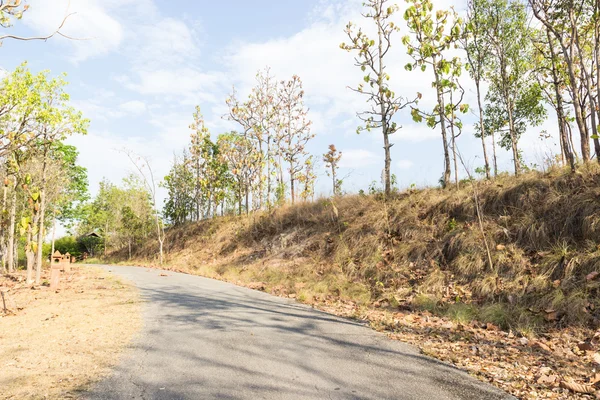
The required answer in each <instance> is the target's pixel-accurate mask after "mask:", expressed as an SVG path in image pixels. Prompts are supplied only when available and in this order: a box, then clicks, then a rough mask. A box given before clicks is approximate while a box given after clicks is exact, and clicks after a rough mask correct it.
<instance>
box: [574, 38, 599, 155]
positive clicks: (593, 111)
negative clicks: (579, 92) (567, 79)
mask: <svg viewBox="0 0 600 400" xmlns="http://www.w3.org/2000/svg"><path fill="white" fill-rule="evenodd" d="M575 43H576V45H577V51H578V52H579V54H583V52H582V50H581V45H580V43H579V34H577V31H575ZM579 67H580V68H581V73H582V75H583V83H584V85H585V89H586V90H587V95H588V98H589V100H590V117H591V125H592V135H593V136H592V137H593V141H594V150H595V152H596V158H597V159H598V162H599V163H600V140H598V126H597V125H596V116H597V115H598V114H597V113H598V106H597V104H596V99H595V98H594V95H593V93H594V92H593V91H592V78H591V76H590V73H589V71H588V70H587V67H586V65H585V64H584V62H583V58H582V57H579Z"/></svg>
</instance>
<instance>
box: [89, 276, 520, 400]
mask: <svg viewBox="0 0 600 400" xmlns="http://www.w3.org/2000/svg"><path fill="white" fill-rule="evenodd" d="M104 268H106V269H108V270H110V271H112V272H113V273H116V274H117V275H119V276H122V277H124V278H126V279H128V280H130V281H132V282H134V283H135V284H136V285H137V286H138V287H139V288H140V290H141V292H142V296H143V298H144V299H145V300H146V301H145V303H144V307H143V314H144V321H145V326H144V329H143V332H142V334H141V335H140V337H139V338H138V339H137V340H136V342H135V343H134V345H133V348H132V349H131V350H130V351H129V353H128V354H127V355H126V356H124V358H123V360H122V362H121V365H120V366H118V367H117V368H116V369H115V370H114V372H113V374H112V375H111V376H110V377H108V378H107V379H105V380H104V381H102V382H100V383H99V384H98V385H97V386H96V387H95V388H93V390H92V391H90V392H89V393H87V394H86V395H85V398H86V399H90V400H93V399H278V400H282V399H426V400H434V399H473V400H487V399H506V398H511V397H509V396H508V395H506V394H505V393H503V392H500V391H498V390H496V389H495V388H493V387H491V386H489V385H486V384H483V383H481V382H479V381H477V380H476V379H474V378H472V377H470V376H468V375H467V374H465V373H463V372H461V371H459V370H457V369H455V368H453V367H451V366H448V365H446V364H443V363H441V362H438V361H435V360H433V359H430V358H427V357H424V356H423V355H421V354H419V352H418V350H417V349H416V348H414V347H412V346H410V345H407V344H404V343H401V342H398V341H393V340H390V339H388V338H387V337H386V336H385V335H383V334H380V333H377V332H375V331H373V330H371V329H369V328H367V327H365V326H363V325H361V324H359V323H356V322H354V321H349V320H346V319H342V318H338V317H334V316H331V315H329V314H325V313H322V312H319V311H315V310H313V309H311V308H310V307H307V306H304V305H301V304H297V303H296V302H294V301H291V300H288V299H281V298H278V297H274V296H270V295H268V294H265V293H261V292H257V291H253V290H249V289H245V288H241V287H237V286H234V285H231V284H227V283H224V282H220V281H215V280H211V279H205V278H201V277H197V276H190V275H184V274H176V273H172V272H165V273H166V274H167V275H168V276H166V277H164V276H160V274H161V271H159V270H150V269H145V268H133V267H104Z"/></svg>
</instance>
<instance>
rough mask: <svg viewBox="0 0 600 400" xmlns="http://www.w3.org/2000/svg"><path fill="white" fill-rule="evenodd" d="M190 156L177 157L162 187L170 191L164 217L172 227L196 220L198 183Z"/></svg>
mask: <svg viewBox="0 0 600 400" xmlns="http://www.w3.org/2000/svg"><path fill="white" fill-rule="evenodd" d="M192 165H193V163H191V162H190V159H189V156H188V155H187V154H185V153H184V154H183V156H182V157H181V158H179V157H177V156H175V157H174V160H173V165H172V166H171V170H170V171H169V174H168V175H167V176H165V178H164V180H163V182H162V183H161V186H162V187H164V188H166V189H167V191H168V197H167V199H166V200H165V205H164V208H163V215H164V217H165V218H166V219H167V221H169V222H170V223H171V224H172V225H181V224H184V223H186V222H188V221H192V220H194V218H195V216H196V213H197V209H196V197H195V196H194V193H195V190H196V186H197V182H198V181H199V180H198V179H196V176H195V175H194V170H193V169H192V168H191V166H192Z"/></svg>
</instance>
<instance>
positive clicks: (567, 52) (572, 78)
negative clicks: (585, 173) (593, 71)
mask: <svg viewBox="0 0 600 400" xmlns="http://www.w3.org/2000/svg"><path fill="white" fill-rule="evenodd" d="M532 8H533V13H534V15H535V16H536V17H537V18H538V20H540V21H541V22H542V23H543V24H544V25H545V26H546V28H547V29H548V30H549V31H551V32H552V33H553V34H554V36H555V37H556V39H557V41H558V43H559V45H560V48H561V51H562V53H563V56H564V60H565V64H566V66H567V72H568V74H569V86H570V89H571V90H570V92H571V98H572V101H573V108H574V110H575V121H576V122H577V127H578V128H579V135H580V138H581V157H582V159H583V162H587V161H589V159H590V135H589V131H588V128H587V124H586V123H585V118H584V115H583V110H582V108H581V98H580V96H579V87H578V85H577V82H578V79H577V77H576V75H575V61H574V59H575V57H574V55H573V50H574V49H573V48H574V46H573V43H571V44H570V45H569V46H567V45H566V44H565V43H564V42H563V34H564V30H563V29H561V30H557V29H555V28H554V27H553V26H552V25H551V24H550V23H549V22H548V21H547V20H546V19H544V18H542V17H541V15H540V14H539V10H538V9H537V8H536V7H532ZM570 12H571V13H572V12H573V9H572V8H571V9H570ZM571 16H572V14H571ZM570 28H571V37H572V38H573V36H574V34H575V30H576V29H577V27H576V26H571V27H570Z"/></svg>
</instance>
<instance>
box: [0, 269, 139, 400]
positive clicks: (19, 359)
mask: <svg viewBox="0 0 600 400" xmlns="http://www.w3.org/2000/svg"><path fill="white" fill-rule="evenodd" d="M66 275H67V276H66V277H65V279H64V280H63V282H62V283H61V287H60V289H59V290H58V291H56V292H55V291H51V290H50V289H49V288H48V287H46V286H41V287H39V288H35V289H31V288H29V287H27V286H26V285H25V284H23V283H22V278H23V274H16V275H13V276H12V277H10V278H9V277H3V278H0V290H7V289H9V291H8V292H7V296H6V297H7V299H8V303H7V306H8V307H9V308H10V309H11V311H10V313H8V315H4V316H3V315H2V313H1V312H0V365H1V366H2V367H1V371H2V373H1V374H0V388H2V389H1V390H0V399H65V398H76V397H78V394H80V392H81V391H82V390H85V389H86V388H87V387H88V386H89V385H90V384H92V383H93V382H95V381H97V380H99V379H100V378H102V377H103V376H104V375H105V374H106V373H108V372H109V369H110V367H111V366H113V365H115V363H116V362H117V361H118V356H119V354H120V352H121V351H122V350H123V349H124V348H125V347H126V346H127V345H128V344H129V342H130V341H131V339H132V337H133V335H134V334H135V332H136V331H137V330H138V329H140V327H141V319H140V316H139V297H138V293H137V291H136V290H135V289H134V288H133V287H132V286H130V285H129V284H127V283H124V282H122V281H120V280H118V279H116V278H114V277H113V276H112V275H110V274H109V273H106V272H104V271H102V270H100V269H97V268H93V267H83V266H77V267H75V268H74V269H73V272H71V273H69V274H66ZM45 278H46V277H45ZM0 311H1V310H0Z"/></svg>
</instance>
